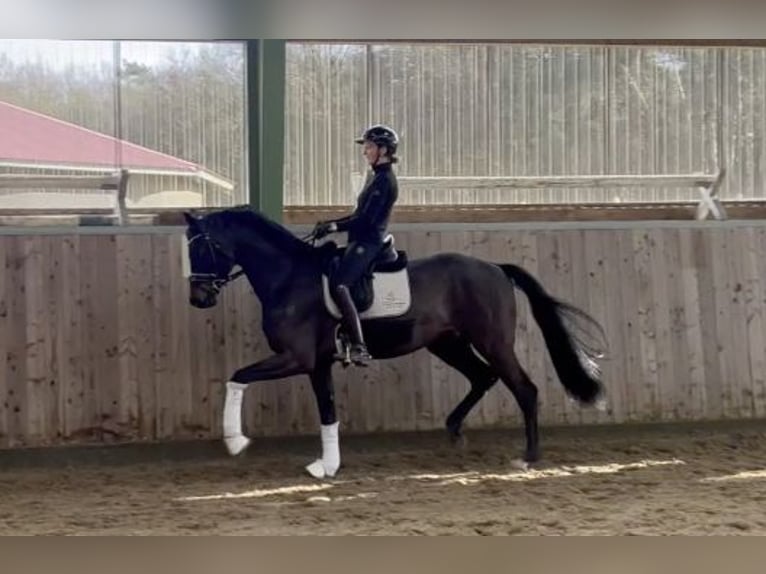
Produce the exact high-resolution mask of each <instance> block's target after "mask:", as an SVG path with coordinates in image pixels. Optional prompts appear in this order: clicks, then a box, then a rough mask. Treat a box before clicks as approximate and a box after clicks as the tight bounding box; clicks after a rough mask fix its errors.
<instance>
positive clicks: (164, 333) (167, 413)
mask: <svg viewBox="0 0 766 574" xmlns="http://www.w3.org/2000/svg"><path fill="white" fill-rule="evenodd" d="M169 241H170V240H169V239H168V237H167V236H158V235H155V236H153V237H152V251H153V254H154V257H153V260H152V278H153V281H152V288H153V294H152V302H153V303H154V307H153V315H154V317H153V320H154V377H153V378H154V392H155V402H154V407H155V412H154V417H155V420H156V424H155V428H156V435H155V437H153V438H155V439H167V438H172V437H173V435H174V433H175V422H176V421H175V419H176V417H175V410H174V404H175V391H176V389H175V385H176V381H175V379H174V373H175V370H174V365H173V364H172V340H171V337H172V331H171V329H172V324H171V317H170V313H169V312H168V309H169V308H170V306H171V304H172V303H171V299H172V297H173V295H174V294H173V293H172V292H171V286H170V281H171V280H170V275H169V274H168V264H169V258H170V254H169Z"/></svg>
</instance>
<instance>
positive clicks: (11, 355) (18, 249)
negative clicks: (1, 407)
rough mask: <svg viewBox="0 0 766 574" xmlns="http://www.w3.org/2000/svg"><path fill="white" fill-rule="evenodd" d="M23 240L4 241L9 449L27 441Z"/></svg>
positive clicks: (25, 313) (13, 238)
mask: <svg viewBox="0 0 766 574" xmlns="http://www.w3.org/2000/svg"><path fill="white" fill-rule="evenodd" d="M25 239H26V238H25V237H23V236H16V237H8V238H7V239H6V269H5V271H6V273H7V277H6V279H5V281H6V293H7V294H8V297H9V305H8V316H7V325H8V327H7V328H8V333H9V336H8V340H7V347H6V349H5V352H6V353H7V358H6V388H7V402H8V406H9V409H10V410H9V412H8V418H7V426H8V435H7V436H8V441H7V444H8V446H10V447H23V446H26V444H27V442H28V439H27V434H26V432H27V425H26V422H25V421H26V418H27V389H26V379H27V372H26V371H27V361H26V347H27V332H26V324H27V317H26V315H27V306H26V285H25V280H24V275H25V264H26V261H25V253H24V242H25Z"/></svg>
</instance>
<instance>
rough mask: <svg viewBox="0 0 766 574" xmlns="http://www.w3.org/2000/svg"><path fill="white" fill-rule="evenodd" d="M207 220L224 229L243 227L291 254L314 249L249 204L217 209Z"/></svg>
mask: <svg viewBox="0 0 766 574" xmlns="http://www.w3.org/2000/svg"><path fill="white" fill-rule="evenodd" d="M205 220H206V221H207V222H208V223H211V224H214V225H215V224H218V225H219V226H220V227H221V228H222V229H224V230H229V229H231V228H232V227H233V226H239V227H242V229H243V230H244V231H249V232H251V233H253V234H254V235H259V236H261V237H263V238H264V239H265V240H266V241H268V242H269V243H273V244H274V245H275V246H276V247H277V248H278V249H280V250H282V251H284V252H286V253H289V254H291V255H306V254H309V253H311V252H312V251H313V249H314V248H313V247H312V246H311V245H309V244H308V243H306V242H304V241H301V240H300V239H299V238H297V237H296V236H295V235H293V234H292V233H291V232H290V231H289V230H288V229H287V228H285V227H284V226H282V225H280V224H279V223H277V222H275V221H272V220H271V219H269V218H268V217H266V216H265V215H263V214H262V213H259V212H257V211H255V210H254V209H253V208H252V207H250V206H249V205H239V206H235V207H230V208H227V209H223V210H221V211H215V212H213V213H211V214H209V215H207V216H206V217H205Z"/></svg>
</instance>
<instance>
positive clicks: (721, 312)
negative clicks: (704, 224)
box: [709, 229, 739, 418]
mask: <svg viewBox="0 0 766 574" xmlns="http://www.w3.org/2000/svg"><path fill="white" fill-rule="evenodd" d="M709 237H710V241H711V256H712V267H713V301H714V313H715V316H716V330H715V332H714V333H715V337H716V339H717V354H718V360H719V363H720V365H721V369H720V378H719V380H718V381H717V385H716V386H717V387H718V394H719V395H720V399H721V402H722V409H723V410H722V414H723V416H724V417H725V418H734V417H736V416H737V411H738V409H739V404H738V402H739V401H738V397H737V396H736V395H737V393H736V391H735V390H734V389H735V388H736V377H737V371H736V365H735V362H736V361H738V360H739V358H738V356H737V354H738V351H737V349H735V348H734V341H733V337H734V333H733V329H732V325H731V312H732V305H731V303H732V302H731V297H730V293H732V292H733V289H734V285H735V283H736V282H735V281H733V280H732V279H733V278H732V277H731V274H730V271H729V263H728V261H727V257H728V256H729V249H728V246H727V244H728V236H727V233H726V231H725V230H724V229H720V230H715V231H714V232H713V233H711V234H709Z"/></svg>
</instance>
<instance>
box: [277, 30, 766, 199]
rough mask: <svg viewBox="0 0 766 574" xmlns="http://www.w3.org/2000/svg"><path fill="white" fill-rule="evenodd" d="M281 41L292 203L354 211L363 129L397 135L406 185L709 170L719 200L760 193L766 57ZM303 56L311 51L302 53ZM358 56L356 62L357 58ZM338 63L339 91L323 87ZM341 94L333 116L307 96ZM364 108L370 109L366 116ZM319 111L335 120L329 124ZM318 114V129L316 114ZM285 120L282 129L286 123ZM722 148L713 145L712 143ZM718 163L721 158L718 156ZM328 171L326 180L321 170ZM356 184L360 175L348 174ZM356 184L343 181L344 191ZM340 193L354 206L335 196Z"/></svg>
mask: <svg viewBox="0 0 766 574" xmlns="http://www.w3.org/2000/svg"><path fill="white" fill-rule="evenodd" d="M343 48H344V49H345V50H346V52H345V53H344V54H343V56H342V58H340V60H339V57H340V56H339V54H341V51H340V50H341V47H339V46H334V47H332V48H331V49H330V48H329V47H328V46H321V45H314V44H307V45H299V44H291V45H290V49H289V54H291V55H292V56H291V57H290V58H289V59H288V69H289V71H290V83H289V85H288V94H290V100H289V103H288V111H287V113H288V118H289V120H290V122H298V121H301V122H303V123H308V124H310V125H311V126H312V127H313V130H314V132H316V133H314V134H309V135H308V137H307V136H306V134H303V137H302V139H297V138H299V137H300V136H301V134H300V133H297V132H291V133H290V134H289V135H288V144H287V145H288V156H289V154H290V153H291V150H301V149H302V150H303V154H299V157H294V158H291V159H290V160H289V162H288V166H287V167H286V170H287V173H286V182H287V184H286V192H287V201H286V203H287V204H292V205H295V204H304V205H306V204H309V205H312V204H314V205H327V204H333V203H335V204H337V203H341V204H343V203H349V202H350V201H351V199H352V198H353V194H354V192H355V191H356V189H355V188H354V186H355V185H358V183H359V176H360V174H361V172H363V171H364V168H365V166H364V164H363V162H362V160H361V159H360V157H359V153H358V150H357V149H354V146H353V145H352V144H346V143H343V144H342V145H339V146H337V147H336V148H335V149H336V152H335V154H334V155H333V156H332V157H330V156H328V155H327V154H325V153H324V152H323V151H321V150H320V149H318V147H321V145H322V144H321V134H326V132H327V130H330V129H331V126H334V128H332V129H334V130H336V131H333V132H332V134H331V135H330V136H329V137H330V140H329V141H343V142H345V141H346V140H343V138H348V141H351V139H352V137H353V135H354V134H355V133H356V131H358V130H359V129H361V128H363V127H364V125H365V124H367V123H369V122H387V123H391V124H392V125H393V126H395V127H396V128H397V129H398V130H399V131H400V133H401V136H402V141H403V143H402V146H401V150H400V156H401V163H400V164H399V166H398V172H399V173H400V174H401V175H415V176H417V175H424V176H425V175H440V176H445V175H473V176H482V175H498V176H513V175H531V176H534V175H564V174H605V173H606V174H608V173H613V174H617V173H620V174H624V173H628V174H667V173H691V172H707V173H715V171H716V170H717V169H718V166H719V164H720V163H721V161H723V165H724V166H725V167H726V168H727V171H728V175H727V178H726V179H725V180H724V186H723V188H722V190H721V195H722V196H723V197H725V198H739V197H744V198H762V197H763V191H762V190H763V187H764V177H763V166H764V164H765V163H766V156H765V154H766V145H764V129H763V124H764V120H765V119H766V92H765V91H764V87H766V50H764V49H752V48H677V47H673V48H667V47H659V46H657V47H651V46H644V47H625V46H611V47H606V46H545V45H518V44H514V45H503V44H476V45H470V44H468V45H466V44H458V45H444V44H419V45H402V44H391V45H385V44H384V45H371V46H362V45H355V46H346V47H343ZM307 54H311V55H312V57H311V58H308V57H307ZM362 54H365V55H366V56H362ZM337 66H341V67H342V68H343V69H344V70H346V75H345V76H343V82H341V83H338V84H336V85H335V87H332V86H331V87H327V85H325V84H323V83H321V82H317V81H316V77H317V76H318V75H321V70H332V69H335V68H334V67H337ZM326 98H330V99H332V98H336V99H335V100H333V101H335V102H336V104H335V106H334V107H333V108H332V109H331V111H330V112H322V113H321V114H319V115H317V114H318V113H319V112H318V111H317V110H316V106H317V102H318V101H323V100H324V99H326ZM368 109H369V113H367V110H368ZM327 113H329V115H330V116H332V117H330V118H328V117H326V114H327ZM320 118H321V119H320ZM290 122H288V123H290ZM719 148H720V149H719ZM719 158H720V159H719ZM329 171H332V174H333V175H332V177H329V178H328V177H327V176H326V174H327V173H328V172H329ZM355 173H356V174H357V179H353V177H352V175H353V174H355ZM352 182H353V183H352ZM697 197H698V194H697V191H696V190H693V189H669V188H652V189H650V188H626V189H603V190H598V189H595V190H594V189H549V190H540V189H530V190H519V189H517V190H484V191H475V190H449V191H444V190H423V191H417V192H405V193H403V194H402V198H401V200H400V202H401V203H407V204H434V203H448V204H461V203H463V204H466V203H473V204H476V203H554V202H556V203H558V202H562V201H563V202H570V203H582V202H593V201H598V202H601V201H613V202H635V201H673V200H688V199H692V200H693V199H696V198H697ZM343 198H349V199H347V200H345V201H343Z"/></svg>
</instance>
